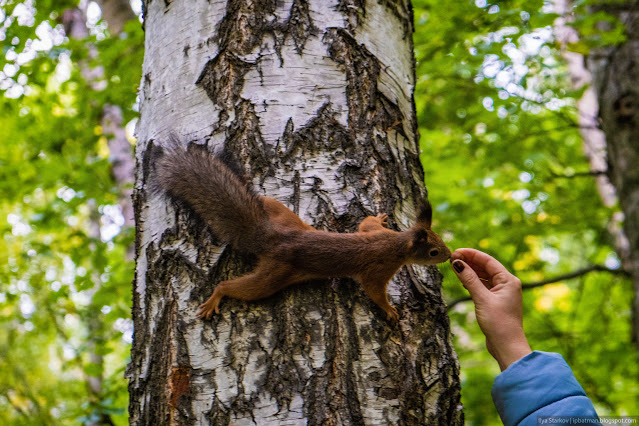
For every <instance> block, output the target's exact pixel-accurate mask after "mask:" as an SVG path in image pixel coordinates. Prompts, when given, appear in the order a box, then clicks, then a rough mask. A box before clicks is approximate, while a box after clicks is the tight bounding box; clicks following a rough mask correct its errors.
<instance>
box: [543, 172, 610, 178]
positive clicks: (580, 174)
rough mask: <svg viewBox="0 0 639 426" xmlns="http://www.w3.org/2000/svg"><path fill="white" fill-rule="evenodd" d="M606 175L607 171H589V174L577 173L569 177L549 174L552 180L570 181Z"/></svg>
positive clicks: (553, 173)
mask: <svg viewBox="0 0 639 426" xmlns="http://www.w3.org/2000/svg"><path fill="white" fill-rule="evenodd" d="M607 173H608V171H607V170H591V171H589V172H577V173H573V174H571V175H560V174H558V173H555V172H550V174H551V175H552V177H553V178H555V179H572V178H577V177H587V176H605V175H606V174H607Z"/></svg>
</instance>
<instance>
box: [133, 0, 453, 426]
mask: <svg viewBox="0 0 639 426" xmlns="http://www.w3.org/2000/svg"><path fill="white" fill-rule="evenodd" d="M144 8H145V14H146V15H145V16H146V21H145V27H146V29H145V30H146V35H147V40H146V53H145V55H146V56H145V61H144V70H143V75H144V77H143V81H142V87H141V99H142V102H141V118H140V124H139V127H138V141H139V142H138V145H137V147H136V149H137V152H136V156H137V162H138V168H137V180H136V185H135V191H134V206H135V214H136V224H137V233H136V235H137V236H136V239H137V241H136V258H137V265H136V278H135V281H134V293H133V294H134V296H133V302H134V306H133V318H134V323H135V332H134V343H133V349H132V359H131V364H130V365H129V368H128V372H127V376H128V377H129V379H130V385H129V391H130V409H129V411H130V419H131V423H132V424H212V425H223V424H336V425H337V424H340V425H361V424H369V425H378V424H406V425H418V424H419V425H421V424H443V425H444V424H445V425H449V424H462V423H463V414H462V412H461V407H460V405H459V404H460V402H459V399H460V386H459V377H458V373H459V371H458V370H459V367H458V364H457V358H456V355H455V354H454V352H453V349H452V344H451V336H450V330H449V323H448V317H447V315H446V310H445V307H444V304H443V302H442V297H441V275H440V274H439V271H438V270H437V269H436V268H422V267H414V266H412V267H406V268H403V269H402V270H400V272H399V273H398V274H397V275H396V276H395V277H394V279H393V280H392V281H391V285H390V287H389V297H390V299H391V301H392V303H393V304H394V305H395V306H396V307H397V308H398V310H399V311H400V322H399V324H398V325H397V326H393V325H391V324H390V323H388V322H387V321H386V320H385V315H384V313H383V312H382V311H381V309H379V308H378V307H377V306H376V305H375V304H374V303H373V302H372V301H371V300H369V299H368V298H367V297H366V295H364V294H363V292H362V291H361V290H360V288H359V286H358V285H357V284H356V283H355V282H353V281H351V280H346V279H334V280H330V281H315V282H309V283H307V284H303V285H299V286H295V287H293V288H290V289H288V290H285V291H282V292H280V293H278V294H276V295H274V296H272V297H270V298H268V299H265V300H263V301H258V302H251V303H246V302H241V301H237V300H225V301H224V304H223V306H222V309H221V314H220V315H217V316H215V317H214V318H213V319H212V321H201V320H199V319H197V317H196V312H197V306H198V305H199V304H200V303H201V302H203V301H204V300H205V299H206V298H208V297H209V296H210V294H211V293H212V291H213V288H214V286H215V284H216V283H218V282H220V281H221V280H224V279H227V278H229V277H234V276H239V275H241V274H242V273H244V272H246V271H248V270H250V269H251V268H252V266H253V263H254V261H255V259H251V258H247V257H245V256H242V255H240V254H239V253H237V252H234V251H233V250H231V249H229V248H226V247H223V246H220V245H219V244H218V243H217V241H216V239H215V236H214V235H212V234H211V232H210V231H209V230H208V228H206V227H205V226H204V224H203V223H202V222H201V221H200V220H199V218H197V217H196V216H195V214H193V213H192V212H191V211H189V210H188V209H187V208H184V207H182V206H180V205H177V204H174V203H173V202H172V201H171V200H169V199H168V198H167V197H165V196H164V195H163V194H161V193H156V192H154V191H150V190H149V188H153V179H154V175H153V164H152V161H151V158H150V157H151V156H150V155H149V154H148V153H149V152H150V150H149V148H150V147H151V145H152V144H159V145H162V146H164V147H170V146H173V145H175V144H187V143H189V142H190V141H193V142H195V143H200V144H205V145H207V146H208V148H209V149H210V150H211V151H212V152H217V153H219V152H221V151H222V150H224V151H225V152H226V153H227V154H229V155H230V156H232V157H233V158H234V160H235V162H236V163H238V164H240V165H241V166H242V168H243V169H244V170H245V171H246V175H247V176H250V178H247V179H249V180H251V182H252V184H253V187H254V188H255V190H256V191H258V192H259V193H262V194H264V195H268V196H270V197H274V198H277V199H278V200H279V201H281V202H283V203H284V204H286V205H288V206H289V207H290V208H291V209H293V210H294V211H295V212H296V213H298V214H299V215H300V216H301V217H302V219H304V220H305V221H307V222H308V223H310V224H312V225H314V226H315V227H317V228H320V229H325V230H330V231H339V232H354V231H355V230H356V228H357V225H358V224H359V222H360V221H361V220H362V219H363V218H364V217H365V216H367V215H370V214H376V213H378V212H386V213H388V214H389V216H390V222H391V226H392V227H394V228H395V229H405V228H407V227H408V225H409V224H411V223H412V221H413V220H414V205H415V202H416V200H417V199H418V198H421V197H422V196H424V195H425V189H424V188H423V171H422V169H421V165H420V162H419V153H418V144H417V125H416V118H415V111H414V104H413V99H412V96H413V87H414V82H415V76H414V60H413V56H412V14H411V6H410V3H409V2H408V1H400V2H385V1H373V0H369V1H366V2H364V1H359V2H352V1H343V0H342V1H335V2H334V3H331V2H328V1H306V0H294V1H274V0H270V1H269V0H267V1H260V2H253V1H249V0H229V1H225V2H214V1H211V2H208V1H203V0H200V1H194V2H192V3H190V4H189V7H188V8H186V7H178V6H177V5H176V4H174V3H170V2H145V5H144Z"/></svg>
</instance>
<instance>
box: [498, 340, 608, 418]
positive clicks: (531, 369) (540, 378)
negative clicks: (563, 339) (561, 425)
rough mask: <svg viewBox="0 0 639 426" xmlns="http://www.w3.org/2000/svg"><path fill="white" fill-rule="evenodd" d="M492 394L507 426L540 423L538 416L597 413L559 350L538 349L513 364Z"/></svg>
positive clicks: (590, 414)
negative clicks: (557, 351)
mask: <svg viewBox="0 0 639 426" xmlns="http://www.w3.org/2000/svg"><path fill="white" fill-rule="evenodd" d="M492 397H493V401H494V402H495V406H496V407H497V411H498V412H499V416H500V417H501V420H502V421H503V422H504V424H505V425H506V426H509V425H518V424H528V423H530V424H537V416H550V415H553V416H559V415H583V416H596V415H597V413H596V412H595V410H594V407H593V406H592V403H591V402H590V400H589V399H588V397H587V396H586V392H585V391H584V390H583V388H582V387H581V385H580V384H579V383H578V382H577V379H576V378H575V376H574V374H573V372H572V370H571V369H570V367H568V364H566V361H565V360H564V358H563V357H562V356H561V355H560V354H557V353H550V352H541V351H534V352H532V353H530V354H528V355H526V356H525V357H523V358H521V359H520V360H518V361H516V362H514V363H512V364H511V365H510V366H509V367H508V368H507V369H506V370H505V371H503V372H502V373H501V374H500V375H499V376H497V378H496V379H495V382H494V383H493V388H492ZM524 420H526V421H525V422H524ZM522 422H523V423H522Z"/></svg>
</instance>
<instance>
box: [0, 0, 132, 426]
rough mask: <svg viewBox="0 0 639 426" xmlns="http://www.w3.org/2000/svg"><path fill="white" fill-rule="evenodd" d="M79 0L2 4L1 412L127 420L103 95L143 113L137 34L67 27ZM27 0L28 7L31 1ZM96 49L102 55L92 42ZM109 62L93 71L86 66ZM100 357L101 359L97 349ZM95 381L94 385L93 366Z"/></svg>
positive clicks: (126, 308)
mask: <svg viewBox="0 0 639 426" xmlns="http://www.w3.org/2000/svg"><path fill="white" fill-rule="evenodd" d="M76 4H77V2H76V1H68V2H65V1H58V0H56V1H38V2H37V3H35V4H34V2H25V3H22V2H11V1H9V2H4V3H3V6H2V8H1V10H2V13H0V18H2V21H4V27H5V29H4V31H3V32H2V33H1V35H0V38H3V41H2V48H3V49H2V50H3V56H2V58H0V69H2V70H3V71H2V73H1V74H0V77H1V78H0V85H1V88H2V91H3V92H4V96H0V111H1V112H0V129H2V131H1V132H0V193H2V199H1V200H0V230H1V232H2V236H3V237H2V238H3V241H2V244H0V313H1V315H0V321H1V322H2V326H1V327H0V370H1V371H2V372H3V373H2V374H1V375H0V423H2V424H32V425H44V424H56V425H57V424H78V423H90V422H92V421H94V420H95V419H99V418H100V416H103V415H105V414H108V415H111V418H112V419H113V420H114V421H115V422H116V424H128V420H127V415H126V407H127V403H128V396H127V383H126V381H125V379H124V368H125V365H126V362H127V358H128V356H129V344H128V343H127V340H130V333H131V328H132V325H131V322H130V300H131V280H132V275H133V263H132V262H131V261H127V260H126V251H127V248H128V247H129V245H130V244H132V241H133V230H132V229H124V230H122V232H119V233H118V234H117V236H115V237H113V234H114V232H111V233H108V232H105V231H106V230H107V229H108V226H109V225H110V226H111V227H113V226H115V227H116V228H117V227H118V224H121V223H120V222H121V214H120V213H119V209H118V207H117V202H118V200H119V197H120V196H121V195H120V190H119V189H118V187H117V185H116V184H115V183H114V181H113V179H112V176H111V165H110V163H109V161H108V148H107V143H106V135H104V134H103V132H102V128H101V127H100V120H101V114H102V107H103V106H104V105H105V104H111V105H118V106H120V107H121V109H122V111H123V114H124V117H125V122H128V121H130V120H131V119H133V118H134V117H136V116H137V112H136V111H135V103H136V91H137V86H138V84H139V81H140V76H141V67H142V53H143V50H142V48H143V32H142V29H141V25H140V23H139V22H130V23H129V24H128V25H127V27H126V29H125V31H124V33H122V34H120V35H119V36H118V37H111V36H110V35H109V34H108V32H107V31H105V29H104V28H103V27H102V28H101V27H100V26H93V27H92V28H91V30H92V34H91V35H90V36H89V37H88V38H87V39H83V40H69V39H68V38H66V37H64V32H63V29H62V24H61V14H62V12H63V10H64V9H65V8H67V7H72V6H75V5H76ZM30 5H33V7H31V6H30ZM94 52H97V54H96V53H94ZM99 67H102V68H103V69H104V73H103V74H102V76H100V75H99V73H98V76H97V77H95V78H93V79H89V78H86V77H83V75H82V70H86V69H96V68H99ZM91 354H94V355H95V356H102V357H103V361H102V360H100V359H99V357H98V358H95V357H92V356H91ZM89 376H93V377H98V378H101V379H102V380H103V381H102V386H101V390H100V392H99V393H98V394H95V393H92V392H90V391H89V390H88V381H87V379H88V377H89Z"/></svg>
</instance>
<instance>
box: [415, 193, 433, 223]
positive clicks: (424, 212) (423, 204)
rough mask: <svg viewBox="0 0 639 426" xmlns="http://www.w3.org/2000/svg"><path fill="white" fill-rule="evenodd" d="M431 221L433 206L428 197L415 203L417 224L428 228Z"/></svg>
mask: <svg viewBox="0 0 639 426" xmlns="http://www.w3.org/2000/svg"><path fill="white" fill-rule="evenodd" d="M432 221H433V208H432V207H431V205H430V202H429V201H428V198H425V199H423V200H420V201H419V202H418V203H417V224H418V225H420V226H421V227H424V228H426V229H430V225H431V223H432Z"/></svg>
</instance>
